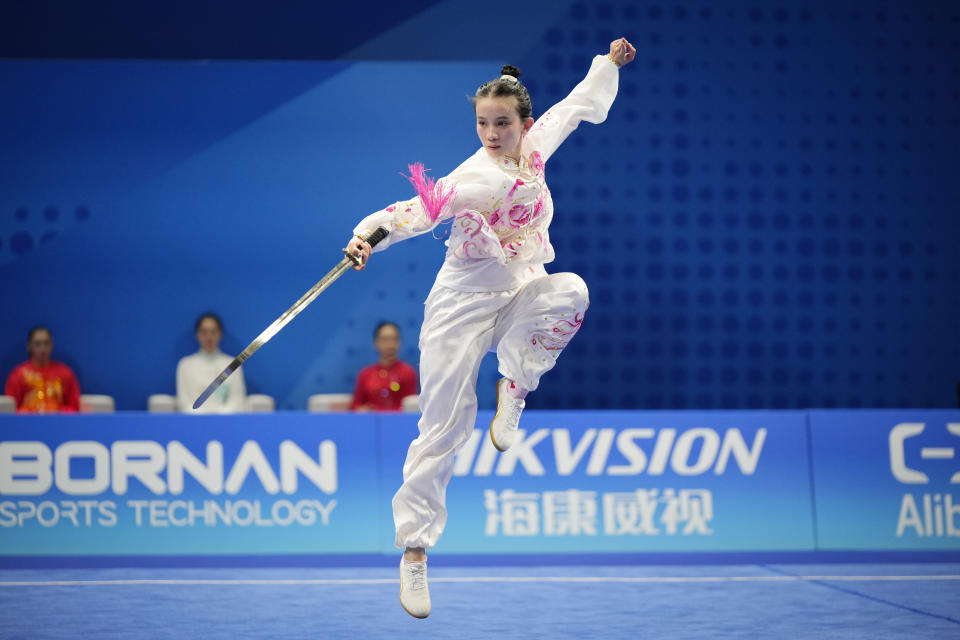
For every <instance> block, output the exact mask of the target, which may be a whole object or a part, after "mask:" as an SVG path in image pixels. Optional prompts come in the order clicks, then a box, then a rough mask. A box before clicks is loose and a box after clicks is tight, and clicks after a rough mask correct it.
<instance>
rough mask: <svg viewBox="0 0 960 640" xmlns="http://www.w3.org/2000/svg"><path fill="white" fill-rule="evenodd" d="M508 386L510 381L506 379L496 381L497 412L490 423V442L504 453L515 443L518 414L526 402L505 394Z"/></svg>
mask: <svg viewBox="0 0 960 640" xmlns="http://www.w3.org/2000/svg"><path fill="white" fill-rule="evenodd" d="M509 384H510V381H509V380H507V379H506V378H500V379H499V380H497V412H496V413H495V414H494V416H493V420H491V421H490V440H492V441H493V446H495V447H496V448H497V449H499V450H500V451H506V450H507V449H509V448H510V447H511V446H512V445H513V443H514V442H515V441H516V439H517V427H518V426H519V424H520V414H521V413H523V408H524V407H525V406H527V403H526V401H524V400H520V399H518V398H514V397H513V396H511V395H510V394H509V393H507V385H509Z"/></svg>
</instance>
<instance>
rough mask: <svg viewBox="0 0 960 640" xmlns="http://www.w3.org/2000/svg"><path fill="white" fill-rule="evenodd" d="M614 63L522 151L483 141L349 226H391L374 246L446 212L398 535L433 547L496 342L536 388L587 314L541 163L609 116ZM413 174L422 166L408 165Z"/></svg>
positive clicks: (603, 64)
mask: <svg viewBox="0 0 960 640" xmlns="http://www.w3.org/2000/svg"><path fill="white" fill-rule="evenodd" d="M617 84H618V72H617V67H616V65H615V64H614V63H613V62H612V61H611V60H610V59H609V58H607V57H606V56H600V55H598V56H596V57H595V58H594V60H593V63H592V65H591V67H590V71H589V72H588V73H587V76H586V78H584V80H583V81H582V82H580V84H578V85H577V86H576V87H575V88H574V90H573V91H572V92H571V93H570V95H569V96H567V97H566V98H565V99H564V100H562V101H561V102H559V103H558V104H556V105H555V106H554V107H552V108H551V109H550V110H548V111H547V112H546V113H545V114H544V115H543V116H542V117H541V118H540V119H539V120H537V122H536V123H535V124H534V125H533V127H532V128H531V129H530V131H529V132H528V133H527V134H526V135H525V136H524V138H523V142H522V147H521V153H522V157H521V158H520V159H519V162H516V161H514V160H512V159H510V158H499V159H496V158H492V157H490V156H489V155H488V153H487V151H486V150H485V149H484V148H482V147H481V148H480V149H479V150H478V151H477V152H476V153H475V154H473V156H471V157H470V158H468V159H467V160H466V162H464V163H463V164H461V165H460V166H459V167H457V168H456V169H455V170H454V171H453V172H452V173H450V175H448V176H446V177H444V178H442V179H441V180H439V181H438V182H437V183H436V184H435V185H434V184H432V181H430V182H428V181H426V180H425V179H424V177H423V174H422V168H421V169H420V174H419V179H412V180H411V182H413V183H414V185H415V186H416V187H417V191H418V193H419V196H418V197H416V198H414V199H412V200H408V201H405V202H398V203H395V204H393V205H391V206H389V207H387V208H385V209H383V210H381V211H378V212H376V213H374V214H372V215H370V216H368V217H366V218H364V219H363V220H362V221H361V222H360V224H358V225H357V226H356V228H355V229H354V233H355V234H359V235H362V236H364V237H366V236H367V235H369V234H370V233H372V232H373V231H374V230H375V229H376V228H377V227H379V226H383V227H385V228H386V229H387V231H389V232H390V234H389V235H388V236H387V237H386V238H385V239H384V240H383V241H381V242H380V243H379V244H378V245H377V246H376V247H375V248H374V251H382V250H384V249H386V248H387V247H388V246H390V245H391V244H393V243H394V242H398V241H400V240H404V239H406V238H410V237H413V236H416V235H420V234H422V233H426V232H428V231H430V230H432V229H433V228H434V227H435V226H436V225H437V224H439V223H440V222H442V221H444V220H451V219H452V224H451V228H450V237H449V239H448V240H447V243H446V245H447V254H446V259H445V261H444V264H443V267H442V268H441V269H440V273H439V274H438V275H437V279H436V282H435V283H434V286H433V289H432V290H431V291H430V294H429V296H428V297H427V301H426V303H425V310H424V320H423V326H422V328H421V330H420V387H421V394H420V407H421V409H422V417H421V419H420V424H419V429H420V436H419V437H418V438H417V439H416V440H414V441H413V442H412V443H411V445H410V448H409V450H408V451H407V459H406V462H405V463H404V466H403V485H402V486H401V487H400V489H399V490H398V491H397V493H396V495H395V496H394V498H393V513H394V522H395V524H396V530H397V535H396V545H397V546H398V547H400V548H403V547H432V546H433V545H434V544H436V542H437V539H438V538H439V537H440V534H441V533H442V531H443V527H444V524H445V523H446V520H447V511H446V507H445V506H444V505H445V498H446V488H447V483H448V482H449V481H450V476H451V473H452V470H453V462H454V457H455V454H456V451H457V449H458V448H459V447H460V446H461V445H462V444H463V443H464V442H465V441H466V440H467V438H468V437H469V436H470V434H471V433H472V431H473V426H474V422H475V420H476V414H477V396H476V385H477V373H478V371H479V368H480V361H481V359H482V358H483V356H484V354H485V353H486V352H487V351H490V350H492V349H495V350H496V352H497V358H498V360H499V371H500V373H501V374H502V375H503V376H504V377H506V378H509V379H510V380H513V381H514V382H515V383H516V384H517V386H519V387H521V388H524V389H528V390H530V391H533V390H534V389H536V388H537V385H538V384H539V381H540V376H542V375H543V374H544V373H546V372H547V371H549V370H550V369H552V368H553V366H554V364H555V363H556V359H557V357H558V356H559V355H560V352H561V351H562V350H563V348H564V347H565V346H566V345H567V343H568V342H569V341H570V339H571V338H572V337H573V335H574V334H575V333H576V332H577V330H578V329H579V328H580V323H581V322H583V315H584V312H585V311H586V309H587V306H588V304H589V301H588V298H587V287H586V285H585V284H584V282H583V280H582V279H581V278H580V277H579V276H577V275H576V274H573V273H556V274H552V275H547V272H546V270H545V269H544V267H543V265H544V264H546V263H549V262H551V261H552V260H553V258H554V253H553V247H552V246H551V245H550V236H549V233H548V228H549V226H550V220H551V219H552V218H553V201H552V199H551V198H550V191H549V190H548V189H547V184H546V182H545V180H544V164H545V163H546V162H547V160H548V159H549V158H550V156H551V155H552V154H553V152H554V151H556V149H557V147H559V146H560V144H561V143H562V142H563V141H564V139H566V137H567V136H568V135H569V134H570V133H571V132H572V131H573V130H574V129H576V128H577V125H578V124H579V123H580V122H581V121H583V120H585V121H587V122H592V123H595V124H596V123H600V122H603V121H604V120H605V119H606V117H607V111H608V110H609V109H610V106H611V105H612V104H613V100H614V98H615V97H616V95H617ZM411 171H412V173H413V174H415V175H414V178H417V175H416V174H417V171H418V167H416V166H414V167H411Z"/></svg>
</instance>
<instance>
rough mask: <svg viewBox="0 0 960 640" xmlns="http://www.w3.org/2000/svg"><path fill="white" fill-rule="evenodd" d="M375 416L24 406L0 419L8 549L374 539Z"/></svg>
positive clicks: (210, 548) (160, 550) (367, 542)
mask: <svg viewBox="0 0 960 640" xmlns="http://www.w3.org/2000/svg"><path fill="white" fill-rule="evenodd" d="M375 424H376V418H375V417H373V416H349V417H348V418H333V417H330V416H318V415H311V414H305V413H304V414H296V413H293V414H278V415H267V414H259V415H258V414H251V415H242V416H179V415H150V414H133V413H130V414H116V415H107V416H104V415H89V416H87V415H76V416H24V417H13V418H4V419H3V421H2V422H0V427H2V430H0V433H2V442H0V536H2V541H3V544H2V547H3V550H4V551H3V553H4V554H8V555H86V554H91V555H126V554H151V555H152V554H284V553H309V554H316V553H344V552H354V553H355V552H367V553H372V552H376V551H377V549H378V547H377V539H378V535H377V531H378V530H379V529H380V528H381V527H388V528H392V522H383V521H382V520H381V519H380V517H379V516H378V511H377V510H376V508H375V507H374V505H376V504H378V502H379V501H380V499H381V497H380V495H379V488H378V484H379V479H378V475H377V474H378V468H377V464H376V461H375V459H374V455H373V453H374V452H375V451H376V446H375V438H376V429H375Z"/></svg>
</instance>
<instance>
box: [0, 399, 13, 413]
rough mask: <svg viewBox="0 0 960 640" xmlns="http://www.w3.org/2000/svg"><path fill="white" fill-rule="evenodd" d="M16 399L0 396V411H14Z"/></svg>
mask: <svg viewBox="0 0 960 640" xmlns="http://www.w3.org/2000/svg"><path fill="white" fill-rule="evenodd" d="M16 412H17V401H16V400H14V399H13V398H12V397H11V396H0V413H16Z"/></svg>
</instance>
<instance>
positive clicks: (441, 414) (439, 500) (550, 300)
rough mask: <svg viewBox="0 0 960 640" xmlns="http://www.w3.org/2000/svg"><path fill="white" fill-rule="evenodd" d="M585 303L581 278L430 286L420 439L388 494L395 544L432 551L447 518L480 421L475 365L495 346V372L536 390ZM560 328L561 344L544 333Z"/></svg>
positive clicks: (422, 364)
mask: <svg viewBox="0 0 960 640" xmlns="http://www.w3.org/2000/svg"><path fill="white" fill-rule="evenodd" d="M588 305H589V301H588V297H587V287H586V285H585V284H584V282H583V280H582V279H580V277H579V276H577V275H575V274H572V273H557V274H553V275H549V276H544V277H542V278H537V279H536V280H532V281H531V282H528V283H527V284H526V285H524V286H523V287H521V288H520V289H514V290H512V291H495V292H479V293H471V292H463V291H454V290H452V289H447V288H445V287H441V286H434V288H433V290H432V291H431V292H430V296H429V297H428V298H427V302H426V308H425V311H424V320H423V328H422V329H421V331H420V387H421V389H422V392H421V394H420V407H421V409H422V415H421V418H420V425H419V428H420V436H419V437H418V438H417V439H416V440H414V441H413V442H412V443H411V444H410V448H409V449H408V450H407V459H406V462H405V463H404V465H403V485H401V487H400V489H399V490H398V491H397V493H396V495H394V497H393V518H394V524H395V525H396V528H397V537H396V545H397V547H399V548H403V547H432V546H434V545H435V544H436V542H437V540H438V539H439V538H440V534H441V533H442V532H443V527H444V525H445V524H446V521H447V510H446V507H445V500H446V491H447V483H448V482H449V481H450V476H451V475H452V473H453V462H454V458H455V456H456V452H457V450H458V449H459V448H460V446H462V445H463V443H464V442H466V440H467V439H468V438H469V437H470V435H471V433H472V432H473V427H474V423H475V421H476V417H477V395H476V388H477V372H478V371H479V368H480V361H481V360H482V359H483V356H484V355H485V354H486V353H487V351H489V350H490V349H491V347H494V348H496V351H497V357H498V359H499V369H500V373H501V374H502V375H504V376H505V377H508V378H510V379H512V380H514V381H515V382H516V383H517V385H519V386H521V387H523V388H525V389H529V390H531V391H532V390H534V389H536V388H537V385H538V384H539V382H540V377H541V376H542V375H543V374H544V373H546V372H547V371H549V370H550V369H552V368H553V366H554V364H556V360H557V357H558V356H559V355H560V352H561V351H562V349H563V346H566V344H567V342H569V340H570V338H572V336H573V334H574V333H575V332H576V329H571V327H576V328H579V323H580V322H581V321H582V320H583V314H584V312H585V311H586V309H587V306H588ZM556 327H563V329H562V331H563V332H565V333H564V337H563V338H562V339H561V341H563V344H562V345H560V346H558V344H559V343H557V342H554V343H553V344H551V345H550V346H551V347H552V348H548V347H547V346H545V341H544V340H543V339H542V338H543V336H546V335H550V336H556V335H558V334H559V332H555V331H553V329H554V328H556Z"/></svg>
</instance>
